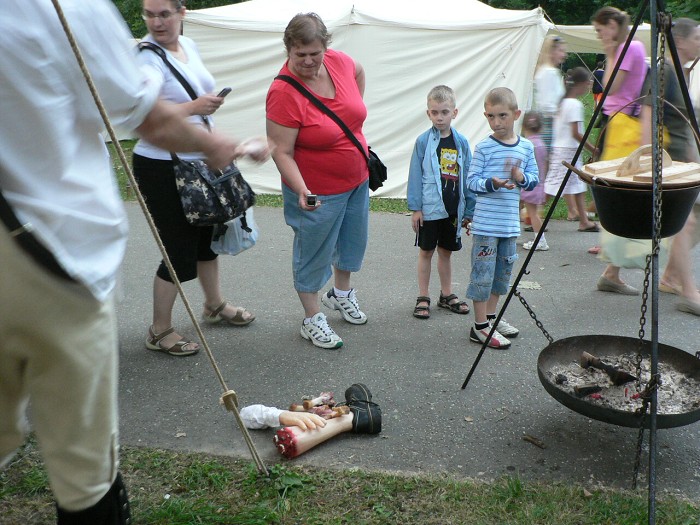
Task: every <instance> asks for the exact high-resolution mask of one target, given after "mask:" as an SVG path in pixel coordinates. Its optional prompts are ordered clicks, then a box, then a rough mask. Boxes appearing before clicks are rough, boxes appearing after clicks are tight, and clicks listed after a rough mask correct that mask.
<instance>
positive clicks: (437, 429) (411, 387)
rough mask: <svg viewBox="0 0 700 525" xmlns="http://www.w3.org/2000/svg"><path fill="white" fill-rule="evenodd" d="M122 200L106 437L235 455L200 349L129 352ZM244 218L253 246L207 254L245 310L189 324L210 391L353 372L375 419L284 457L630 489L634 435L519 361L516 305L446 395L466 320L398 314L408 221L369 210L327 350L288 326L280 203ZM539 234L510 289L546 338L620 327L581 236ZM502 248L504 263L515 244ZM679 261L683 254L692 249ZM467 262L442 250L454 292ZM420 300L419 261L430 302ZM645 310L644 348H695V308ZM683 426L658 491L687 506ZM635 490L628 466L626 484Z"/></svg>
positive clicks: (334, 385)
mask: <svg viewBox="0 0 700 525" xmlns="http://www.w3.org/2000/svg"><path fill="white" fill-rule="evenodd" d="M128 207H129V215H130V218H131V241H130V246H129V252H128V255H127V259H126V263H125V271H124V279H123V283H122V292H123V297H122V299H121V302H120V304H119V306H118V312H119V322H120V329H119V331H120V340H121V351H120V353H121V382H120V399H121V433H122V442H123V443H125V444H129V445H147V446H155V447H164V448H171V449H176V450H187V451H203V452H211V453H215V454H222V455H233V456H242V457H249V455H248V450H247V448H246V446H245V443H244V441H243V439H242V437H241V435H240V432H239V430H238V428H237V426H236V423H235V420H234V418H233V416H232V415H231V414H229V413H227V412H226V411H225V410H224V409H223V408H221V407H220V406H219V404H218V399H219V396H220V394H221V388H220V385H219V383H218V381H217V378H216V376H215V374H214V372H213V370H212V368H211V366H210V363H209V360H208V359H207V356H206V355H205V354H204V353H202V352H200V354H198V355H197V356H194V357H187V358H173V357H170V356H167V355H164V354H159V353H157V352H151V351H147V350H145V349H144V345H143V342H144V338H145V336H146V330H147V326H148V324H149V321H150V315H151V282H152V277H153V273H154V271H155V267H156V264H157V261H158V260H159V254H158V251H157V248H156V245H155V243H154V242H153V240H152V238H151V237H150V232H149V230H148V228H147V226H146V223H145V220H144V219H143V217H142V216H141V212H140V209H139V208H138V206H137V205H135V204H133V203H129V204H128ZM256 219H257V222H258V224H259V226H260V228H261V240H260V243H259V245H258V246H256V247H255V248H254V249H252V250H249V251H248V252H245V253H243V254H241V255H239V256H237V257H222V258H221V267H222V272H221V273H222V284H223V289H224V291H225V294H226V296H227V297H228V298H230V299H231V300H232V301H233V302H234V303H235V304H242V305H244V306H246V307H247V308H249V309H250V310H252V311H253V312H255V313H256V314H257V316H258V318H257V320H256V321H255V322H254V323H253V324H252V325H250V326H249V327H246V328H234V327H218V326H215V327H211V326H208V325H204V328H203V330H204V333H205V335H206V337H207V340H208V342H209V344H210V346H211V348H212V350H213V352H214V354H215V358H216V361H217V363H218V365H219V367H220V368H221V371H222V374H223V377H224V379H225V381H226V382H227V383H228V386H229V387H230V388H232V389H234V390H236V392H237V393H238V396H239V399H240V403H241V405H242V406H243V405H246V404H251V403H263V404H267V405H274V406H280V407H284V406H286V405H288V404H289V403H290V402H293V401H297V400H299V399H300V398H301V396H302V395H304V394H315V393H317V392H320V391H322V390H334V391H335V392H336V393H337V394H338V395H340V396H342V393H343V392H344V390H345V388H346V387H347V386H348V385H350V384H351V383H353V382H364V383H366V384H367V385H368V386H369V388H370V389H371V390H372V392H373V394H374V397H375V400H376V401H377V402H378V403H379V404H380V405H381V407H382V411H383V431H382V433H381V434H380V435H378V436H355V435H350V434H346V435H343V436H340V437H338V438H336V439H334V440H333V441H330V442H327V443H325V444H323V445H321V446H319V447H317V448H316V449H314V450H312V451H310V452H309V453H307V454H305V455H303V456H301V457H300V458H297V459H295V460H294V461H295V462H297V463H305V464H309V465H315V466H324V467H337V468H346V467H360V468H369V469H385V470H389V471H406V472H421V473H443V472H444V473H448V474H452V475H455V476H458V477H472V478H477V479H484V480H489V479H493V478H497V477H499V476H502V475H505V474H510V475H512V474H516V473H517V474H518V475H520V476H521V477H522V478H524V479H532V480H560V481H565V482H574V483H580V484H584V485H585V486H588V487H595V486H597V485H598V484H602V485H607V486H615V487H629V486H630V481H631V477H632V467H633V462H634V455H635V446H636V439H637V431H635V430H634V429H629V428H624V427H618V426H614V425H609V424H606V423H601V422H598V421H595V420H591V419H589V418H587V417H584V416H581V415H579V414H577V413H575V412H572V411H570V410H569V409H567V408H566V407H564V406H563V405H561V404H559V403H558V402H557V401H555V400H554V399H553V398H551V397H550V396H549V395H548V394H547V393H546V392H545V390H544V389H543V387H542V385H541V384H540V382H539V379H538V377H537V370H536V368H537V365H536V362H537V356H538V355H539V352H540V351H541V350H542V348H544V347H545V346H546V343H547V340H546V339H545V338H544V337H543V335H542V333H541V332H540V331H539V329H538V328H537V327H536V325H535V324H534V322H533V321H532V320H531V319H530V317H529V316H528V314H527V312H526V311H525V309H524V308H523V307H522V305H521V304H520V303H519V302H518V301H517V300H514V301H513V302H511V304H510V306H509V308H508V310H507V312H506V317H507V319H508V321H509V322H510V323H512V324H514V325H516V326H518V327H519V328H520V329H521V333H520V336H519V337H518V338H517V339H515V340H514V343H513V346H512V348H511V349H510V350H509V351H500V352H499V351H490V350H489V351H487V353H486V354H485V355H484V358H483V359H482V360H481V363H480V364H479V367H478V368H477V369H476V373H475V374H474V376H473V378H472V380H471V382H470V384H469V385H468V387H467V389H466V390H462V389H461V388H460V387H461V385H462V382H463V381H464V379H465V377H466V375H467V372H468V371H469V369H470V367H471V365H472V363H473V361H474V358H475V356H476V355H477V353H478V350H479V345H477V344H474V343H470V342H469V340H468V328H469V324H470V323H472V322H473V315H472V314H469V315H467V316H460V315H457V314H453V313H451V312H449V311H447V310H444V309H440V308H436V307H434V308H433V314H432V317H431V318H430V319H429V320H427V321H421V320H417V319H414V318H413V317H412V316H411V311H412V308H413V305H414V304H415V297H416V295H417V287H416V277H415V267H416V257H417V253H416V250H417V248H414V247H413V239H414V234H413V232H412V231H411V228H410V223H409V218H408V217H406V216H402V215H398V214H385V213H373V214H371V217H370V229H371V231H370V243H369V247H368V252H367V256H366V260H365V266H364V268H363V270H362V272H360V273H359V274H357V275H356V276H355V278H354V280H353V285H354V286H355V287H356V288H357V290H358V296H359V300H360V302H361V306H362V308H363V310H364V311H365V312H366V313H367V314H368V316H369V319H370V320H369V323H368V324H367V325H365V326H353V325H350V324H347V323H345V322H344V321H342V320H341V319H340V317H339V314H338V313H337V312H327V311H326V313H327V314H328V316H329V320H330V322H331V324H332V326H333V327H334V328H335V330H336V331H337V332H338V333H339V334H340V335H341V337H342V338H343V339H344V341H345V346H344V347H343V348H342V349H341V350H340V351H327V350H321V349H317V348H316V347H313V346H312V345H311V344H310V343H309V342H307V341H305V340H303V339H302V338H301V337H300V336H299V324H300V322H301V319H302V311H301V307H300V304H299V302H298V299H297V297H296V293H295V292H294V290H293V287H292V284H291V270H290V258H291V239H292V234H291V230H290V229H289V228H288V227H287V226H286V225H285V224H284V219H283V216H282V210H281V209H274V208H259V209H258V208H256ZM525 235H532V234H525ZM529 238H530V237H527V239H529ZM547 240H548V242H549V245H550V250H549V251H548V252H537V253H536V254H535V257H534V258H533V260H532V261H531V264H530V274H529V275H528V276H526V277H525V278H524V280H527V281H533V282H537V283H539V284H540V285H541V289H539V290H522V292H523V294H524V296H525V298H526V299H527V301H528V302H529V303H530V304H531V305H532V307H533V308H534V310H535V312H536V313H537V315H538V318H539V319H541V320H542V322H543V323H544V325H545V327H546V328H547V330H548V331H549V332H550V333H551V334H552V336H553V337H554V339H561V338H564V337H569V336H573V335H585V334H616V335H625V336H629V337H636V336H637V332H638V330H639V309H640V304H641V299H640V298H638V297H626V296H621V295H617V294H610V293H601V292H597V291H595V289H594V287H595V286H594V285H595V281H596V279H597V278H598V276H599V275H600V273H601V271H602V267H603V266H602V263H601V262H600V261H598V260H597V259H596V258H595V257H594V256H592V255H589V254H587V253H586V249H587V248H588V247H589V246H591V245H593V244H594V243H595V241H596V240H597V236H596V234H592V233H579V232H576V224H574V223H568V222H565V221H554V222H553V223H552V224H550V226H549V232H548V234H547ZM465 244H467V245H470V241H467V242H466V243H465ZM520 253H521V255H522V256H523V257H522V258H521V261H522V260H524V255H525V253H526V252H525V251H524V250H521V251H520ZM695 255H696V259H697V255H698V253H697V251H696V253H695ZM468 269H469V254H468V251H467V250H462V251H461V252H458V253H456V254H455V255H454V263H453V280H454V290H455V292H456V293H458V294H459V295H460V297H461V296H463V295H464V291H465V288H466V286H467V283H468ZM623 276H624V277H625V278H626V279H627V280H628V282H630V284H632V285H634V286H641V282H642V272H641V271H639V270H626V271H624V273H623ZM185 290H186V292H187V294H188V296H189V300H190V301H191V303H192V305H193V307H194V309H195V312H197V314H199V313H200V312H201V304H202V296H201V291H200V290H199V287H198V285H197V284H196V283H194V282H193V283H187V284H186V285H185ZM438 293H439V281H438V279H437V271H436V270H435V269H434V271H433V279H432V281H431V295H432V296H433V301H434V303H436V302H437V296H438ZM659 317H660V319H661V321H660V323H659V324H660V325H661V326H660V329H659V339H660V341H661V342H663V343H666V344H669V345H672V346H676V347H678V348H682V349H684V350H686V351H689V352H691V353H695V352H696V351H698V350H700V345H699V343H698V335H699V334H700V318H697V317H694V316H691V315H688V314H683V313H681V312H678V311H676V310H675V309H674V308H673V297H672V296H668V295H666V294H663V295H662V297H661V298H660V301H659ZM174 319H175V324H176V326H177V327H178V328H179V329H180V331H181V332H182V333H184V334H186V335H188V336H193V335H194V334H195V331H194V329H193V328H192V327H191V323H190V321H189V318H188V317H187V315H186V312H185V310H184V307H183V306H182V304H181V303H180V302H178V304H177V305H176V311H175V315H174ZM699 431H700V427H699V426H698V425H697V424H694V425H688V426H685V427H679V428H674V429H668V430H660V431H659V432H658V445H659V452H658V456H657V487H658V490H659V491H670V492H674V493H679V494H683V495H685V496H688V497H691V498H693V499H695V500H697V501H700V453H699V451H700V432H699ZM524 434H529V435H532V436H534V437H536V438H538V439H540V440H541V441H543V442H544V443H545V444H546V448H545V449H541V448H538V447H536V446H534V445H532V444H531V443H528V442H526V441H524V440H523V439H522V436H523V435H524ZM272 435H273V432H272V431H271V430H267V431H253V439H254V440H255V443H256V446H257V447H258V449H259V451H260V452H261V454H262V455H263V457H264V459H265V460H266V462H268V463H270V464H271V463H273V462H276V461H278V460H279V459H280V457H279V456H278V454H277V453H276V451H275V450H274V448H273V446H272V441H271V437H272ZM643 461H644V462H645V463H646V462H647V456H646V451H645V455H644V457H643ZM644 470H645V471H646V468H644ZM646 483H647V481H646V477H644V473H643V475H642V477H641V478H640V485H641V487H646Z"/></svg>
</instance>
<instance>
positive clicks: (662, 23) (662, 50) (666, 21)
mask: <svg viewBox="0 0 700 525" xmlns="http://www.w3.org/2000/svg"><path fill="white" fill-rule="evenodd" d="M658 23H659V53H658V56H659V57H660V58H659V64H652V67H657V66H660V67H658V71H659V77H658V80H659V89H658V95H659V99H658V103H657V105H656V115H655V116H654V118H655V119H656V144H657V148H656V163H655V166H656V168H657V169H656V170H654V186H655V188H656V195H655V198H654V221H655V222H654V232H653V234H652V241H651V242H652V253H651V254H649V255H647V257H646V266H645V268H644V288H643V290H642V306H641V315H640V318H639V352H638V353H637V356H636V358H635V366H636V372H637V382H636V389H637V392H638V393H640V394H641V397H642V406H641V407H640V408H638V409H637V411H636V413H637V414H638V415H639V416H640V418H639V437H638V438H637V451H636V452H637V453H636V455H635V458H634V473H633V477H632V489H636V488H637V478H638V477H639V468H640V465H641V457H642V445H643V443H644V423H645V421H646V415H647V411H648V408H649V403H650V402H651V397H652V392H654V391H655V390H657V389H658V387H659V385H660V384H661V376H660V375H658V374H656V375H655V376H653V377H650V378H649V382H648V383H647V385H646V387H645V389H644V391H643V392H641V388H642V379H641V378H642V348H643V347H644V325H645V324H646V313H647V300H648V299H649V274H650V273H651V261H652V257H653V256H654V255H656V256H657V259H656V260H657V261H658V255H659V246H660V238H661V203H662V195H661V194H662V191H663V186H662V179H661V175H662V171H663V152H664V126H663V123H664V105H665V103H666V74H665V73H666V64H665V60H666V34H667V32H668V31H669V30H670V27H671V17H670V16H669V15H668V14H666V13H659V14H658ZM652 96H655V95H654V94H653V93H652ZM652 170H653V166H652Z"/></svg>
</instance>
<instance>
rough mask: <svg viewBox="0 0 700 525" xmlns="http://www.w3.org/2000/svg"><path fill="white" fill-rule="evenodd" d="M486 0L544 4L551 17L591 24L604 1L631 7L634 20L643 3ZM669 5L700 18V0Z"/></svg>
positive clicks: (671, 0)
mask: <svg viewBox="0 0 700 525" xmlns="http://www.w3.org/2000/svg"><path fill="white" fill-rule="evenodd" d="M486 3H487V4H489V5H490V6H491V7H496V8H499V9H519V10H530V9H535V8H536V7H538V6H541V7H542V9H544V11H545V13H546V14H547V16H548V17H549V19H550V20H552V21H553V22H554V23H555V24H562V25H586V24H590V23H591V17H592V16H593V14H594V13H595V12H596V11H597V10H598V9H599V8H601V7H603V6H604V5H614V6H615V7H617V8H618V9H622V10H623V11H627V12H628V13H629V14H630V16H631V17H632V19H633V20H634V17H636V16H637V14H638V9H639V6H640V5H641V3H640V2H639V1H638V0H615V1H613V2H610V1H607V0H591V1H589V2H581V1H580V0H486ZM666 7H667V9H668V11H669V12H670V13H671V14H672V15H673V17H674V18H678V17H682V16H685V17H689V18H693V19H695V20H700V2H698V1H697V0H667V2H666ZM644 10H645V12H646V13H645V15H644V19H645V20H647V21H648V18H649V13H648V10H649V3H648V2H647V3H645V4H644Z"/></svg>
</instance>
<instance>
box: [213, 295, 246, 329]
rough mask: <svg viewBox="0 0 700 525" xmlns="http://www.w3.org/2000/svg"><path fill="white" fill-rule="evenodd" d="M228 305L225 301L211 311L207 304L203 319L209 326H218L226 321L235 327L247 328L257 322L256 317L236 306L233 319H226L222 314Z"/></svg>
mask: <svg viewBox="0 0 700 525" xmlns="http://www.w3.org/2000/svg"><path fill="white" fill-rule="evenodd" d="M228 304H229V303H228V302H227V301H224V302H222V303H221V304H220V305H219V306H217V307H216V308H215V309H214V310H209V308H208V307H207V305H206V304H205V305H204V313H203V314H202V317H203V318H204V320H205V321H206V322H207V323H209V324H217V323H220V322H222V321H225V322H227V323H228V324H232V325H234V326H246V325H249V324H250V323H252V322H253V321H255V315H254V314H253V313H251V312H249V311H248V310H246V309H245V308H243V307H241V306H234V308H235V309H236V313H235V314H234V315H233V317H224V316H223V315H221V312H223V311H224V309H225V308H226V305H228ZM207 311H209V313H207ZM246 313H247V314H248V315H247V316H246V315H245V314H246Z"/></svg>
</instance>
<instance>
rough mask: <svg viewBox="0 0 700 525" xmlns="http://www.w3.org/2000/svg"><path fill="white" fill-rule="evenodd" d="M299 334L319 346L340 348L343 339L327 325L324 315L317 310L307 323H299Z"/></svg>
mask: <svg viewBox="0 0 700 525" xmlns="http://www.w3.org/2000/svg"><path fill="white" fill-rule="evenodd" d="M301 336H302V337H303V338H304V339H308V340H310V341H311V342H312V343H313V344H314V345H315V346H318V347H319V348H340V347H341V346H343V340H342V339H341V338H340V337H339V336H338V334H336V333H335V332H334V331H333V329H332V328H331V327H330V326H328V321H327V320H326V316H325V315H324V314H323V313H322V312H319V313H317V314H316V315H314V316H313V317H312V318H311V321H310V322H309V323H308V324H304V323H303V322H302V323H301Z"/></svg>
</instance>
